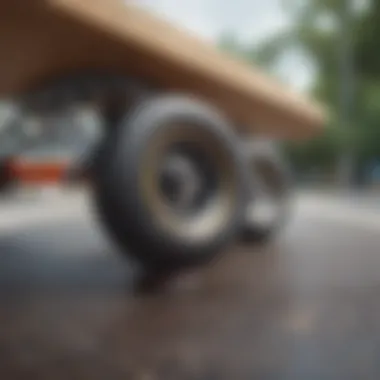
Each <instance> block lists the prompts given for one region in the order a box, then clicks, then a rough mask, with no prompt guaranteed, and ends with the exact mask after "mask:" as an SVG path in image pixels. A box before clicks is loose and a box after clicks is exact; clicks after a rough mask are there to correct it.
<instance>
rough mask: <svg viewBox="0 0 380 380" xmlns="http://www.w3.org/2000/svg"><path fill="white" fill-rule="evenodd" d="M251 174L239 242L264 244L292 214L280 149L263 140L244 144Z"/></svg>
mask: <svg viewBox="0 0 380 380" xmlns="http://www.w3.org/2000/svg"><path fill="white" fill-rule="evenodd" d="M244 145H245V146H244V148H243V150H244V151H245V157H246V160H247V162H248V168H249V172H250V180H251V181H250V183H249V186H250V187H249V193H250V197H251V199H250V200H249V202H248V207H247V208H246V213H245V218H244V225H243V231H242V239H243V241H245V242H253V243H266V242H267V241H268V240H270V239H272V238H273V237H274V236H275V235H276V234H277V233H278V232H279V231H280V230H281V229H282V227H283V226H284V225H285V224H286V222H287V221H288V219H289V216H290V211H291V203H292V202H291V194H292V181H291V175H290V170H289V167H288V165H287V163H286V160H285V158H284V157H283V155H282V154H281V153H280V151H279V149H278V148H277V147H276V146H275V145H274V144H273V143H268V142H266V141H260V140H258V141H253V142H248V143H244Z"/></svg>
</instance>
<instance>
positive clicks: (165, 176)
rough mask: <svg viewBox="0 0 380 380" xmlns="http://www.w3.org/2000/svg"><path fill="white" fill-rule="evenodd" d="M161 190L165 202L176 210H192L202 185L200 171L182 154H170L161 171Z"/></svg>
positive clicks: (192, 161)
mask: <svg viewBox="0 0 380 380" xmlns="http://www.w3.org/2000/svg"><path fill="white" fill-rule="evenodd" d="M160 180H161V191H162V193H163V196H164V198H165V200H166V201H167V203H169V205H170V206H172V207H173V208H175V209H178V210H188V211H190V210H192V209H194V207H195V204H196V201H197V199H198V198H199V195H200V193H201V192H202V189H203V187H204V184H203V182H204V181H203V180H202V173H201V172H200V170H199V168H198V167H197V165H196V163H195V162H194V160H192V159H191V158H190V157H187V156H186V155H184V154H172V155H170V156H169V157H168V158H167V159H166V161H165V163H164V166H163V170H162V173H161V178H160Z"/></svg>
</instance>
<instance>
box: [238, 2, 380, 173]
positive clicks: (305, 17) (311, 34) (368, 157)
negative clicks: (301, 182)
mask: <svg viewBox="0 0 380 380" xmlns="http://www.w3.org/2000/svg"><path fill="white" fill-rule="evenodd" d="M346 1H348V0H284V1H283V4H284V8H285V10H286V11H287V12H288V14H289V15H290V17H291V18H292V20H293V23H292V27H291V28H289V30H287V31H282V32H281V33H280V34H279V35H277V36H272V37H271V38H270V39H268V40H267V41H264V43H263V44H261V45H260V46H258V47H255V48H251V49H250V48H249V47H241V46H238V47H236V46H237V45H235V51H234V52H235V54H236V53H240V55H241V56H242V57H244V58H245V59H247V60H248V61H249V62H252V63H256V64H259V65H262V66H263V67H265V68H271V67H274V66H275V65H276V62H278V61H279V59H281V58H282V57H283V56H284V54H287V53H288V52H289V51H290V50H291V49H297V50H298V51H300V52H302V54H303V55H305V56H306V57H308V59H309V60H310V61H311V62H312V64H313V65H314V66H315V68H316V76H315V81H314V83H313V86H312V88H311V89H310V91H311V93H312V94H313V95H314V96H315V97H316V98H318V99H319V100H320V101H322V102H324V103H325V104H326V105H327V106H328V109H329V110H330V112H331V116H332V117H331V119H330V120H331V121H330V122H329V125H328V126H327V127H328V128H326V130H325V133H324V134H323V135H321V136H318V137H317V138H316V139H315V140H312V141H308V142H306V143H302V144H290V145H289V144H288V145H287V147H286V148H287V151H288V153H289V155H290V157H291V159H292V161H293V162H294V164H295V166H296V167H297V168H299V170H308V169H309V168H310V167H313V168H315V167H319V168H321V169H323V170H330V171H331V170H333V169H334V167H335V166H336V162H337V160H338V157H339V154H340V152H341V151H342V149H349V151H351V152H352V153H353V154H354V157H355V160H356V162H357V164H358V167H359V168H360V167H363V168H364V167H365V166H366V165H367V164H369V163H371V162H372V161H373V160H379V159H380V51H379V49H378V40H377V38H378V36H380V2H379V1H368V2H367V6H366V7H363V8H362V9H359V8H355V9H354V11H353V14H352V20H351V35H352V44H353V59H354V68H355V87H354V91H355V99H354V105H353V109H352V110H351V112H352V115H353V118H352V119H351V120H349V124H350V125H347V124H348V123H347V122H343V121H342V120H339V118H338V115H339V106H340V96H341V86H340V69H341V65H340V41H341V37H342V36H341V24H340V22H341V14H342V10H343V7H344V5H345V4H344V3H345V2H346ZM357 3H361V4H364V5H365V4H366V2H363V1H362V2H357ZM231 40H232V39H231ZM235 42H236V41H235ZM343 124H345V125H343Z"/></svg>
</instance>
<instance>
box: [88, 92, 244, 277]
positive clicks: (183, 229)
mask: <svg viewBox="0 0 380 380" xmlns="http://www.w3.org/2000/svg"><path fill="white" fill-rule="evenodd" d="M238 148H239V146H238V143H237V138H236V136H235V135H234V133H233V131H232V130H231V128H230V127H229V125H228V124H227V123H226V121H225V120H224V118H223V117H222V116H220V115H219V114H218V113H217V112H215V111H214V110H212V109H211V108H210V107H208V106H205V105H204V104H201V103H199V102H197V101H195V100H193V99H190V98H187V97H184V96H174V95H173V96H170V95H167V96H165V95H163V96H154V97H151V98H150V99H146V100H144V101H141V102H140V103H139V104H138V105H137V106H136V107H135V108H134V109H132V110H131V111H130V113H129V114H128V115H127V117H126V118H125V120H124V121H123V122H122V123H121V124H120V125H119V126H118V127H116V128H115V129H113V131H112V133H111V134H110V135H109V137H108V139H106V141H105V142H104V145H103V146H102V147H101V149H100V150H99V152H98V154H97V156H96V159H95V161H94V165H93V173H92V176H93V182H94V187H93V189H94V197H95V200H96V205H97V209H98V211H99V215H100V217H101V219H102V221H103V223H104V225H105V226H106V228H107V230H108V231H109V233H110V234H111V236H112V237H113V238H114V239H115V241H116V243H117V244H118V245H119V246H120V247H121V248H122V251H123V252H125V253H128V254H130V255H131V256H133V257H134V258H136V259H137V261H138V262H140V263H141V264H143V266H144V267H148V268H152V269H161V270H167V269H169V270H173V269H175V270H177V269H180V268H181V267H184V266H192V265H199V264H203V263H205V262H206V261H208V260H210V259H212V258H214V257H215V256H216V254H217V253H218V252H220V251H221V250H223V248H226V247H227V245H228V244H229V243H231V242H232V241H233V240H234V238H235V237H237V235H238V232H239V228H240V227H241V222H242V220H243V216H244V208H245V205H246V199H245V197H244V195H245V187H246V186H245V171H244V166H243V165H244V164H243V162H244V161H243V157H242V155H241V154H240V153H239V150H238ZM186 167H188V169H186ZM194 176H195V179H197V181H195V179H194ZM186 181H187V182H186ZM194 182H197V183H198V186H197V187H196V190H194V191H192V193H191V192H189V185H192V184H194ZM193 187H194V186H193ZM186 191H187V193H186ZM190 193H191V196H187V198H186V196H184V195H185V194H190ZM173 194H174V195H173ZM178 199H180V201H178ZM181 202H182V203H181Z"/></svg>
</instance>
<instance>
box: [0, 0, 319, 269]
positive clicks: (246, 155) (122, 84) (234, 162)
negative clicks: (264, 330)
mask: <svg viewBox="0 0 380 380" xmlns="http://www.w3.org/2000/svg"><path fill="white" fill-rule="evenodd" d="M0 53H1V57H2V59H1V60H0V96H1V97H2V98H3V99H5V100H7V101H9V102H11V103H12V104H14V105H16V109H17V113H18V117H17V118H16V119H18V124H19V125H24V126H25V125H28V121H29V120H30V119H33V118H38V119H39V120H43V122H42V124H43V125H45V127H44V128H43V129H44V133H45V132H46V131H48V132H49V133H51V131H53V130H57V131H62V130H65V131H69V130H70V131H71V130H72V129H73V130H74V129H75V130H76V132H75V133H79V134H80V135H81V136H82V137H83V141H85V143H84V145H83V146H84V147H85V148H83V149H79V151H81V155H82V157H85V159H84V160H83V162H85V164H84V167H86V168H87V169H88V173H89V177H88V178H89V179H90V181H89V182H90V185H91V187H92V190H93V194H94V198H95V204H96V205H97V211H98V212H99V215H100V216H101V219H102V220H103V222H104V225H105V226H106V228H107V229H108V231H109V232H110V234H111V236H112V237H113V238H114V239H115V240H116V242H117V243H118V244H119V245H120V246H121V247H122V248H123V249H126V250H125V251H128V252H129V254H130V255H131V256H133V257H134V258H136V259H137V260H138V262H139V263H141V264H142V265H143V266H144V267H148V268H155V269H167V268H171V269H173V268H176V269H179V268H183V267H185V266H188V265H197V264H201V263H204V262H205V261H208V260H210V259H211V258H213V257H214V256H216V255H217V254H218V253H219V252H221V251H222V250H224V248H225V247H226V246H227V245H228V244H230V243H231V242H233V241H234V239H235V238H236V237H237V236H239V234H240V233H241V231H242V229H244V230H246V231H247V230H248V231H249V235H250V236H251V237H252V236H254V239H256V240H257V239H263V238H264V237H265V238H266V237H268V236H271V234H272V231H273V230H274V229H275V228H274V227H275V226H276V227H277V224H278V223H279V218H276V221H275V222H271V224H270V228H268V226H267V227H265V228H264V229H262V228H261V227H259V226H258V224H257V223H256V222H252V220H251V219H250V218H249V217H248V216H247V215H248V214H247V213H248V211H247V210H251V209H252V207H251V206H253V205H254V204H255V202H256V201H255V199H256V195H257V194H258V193H259V192H261V193H264V194H265V195H267V196H269V197H271V198H272V199H275V200H276V201H279V202H280V203H281V204H284V202H285V201H284V197H285V198H286V197H287V194H288V189H289V187H288V181H287V179H288V177H287V174H285V169H284V168H282V163H283V162H282V159H279V157H278V155H277V153H276V151H275V150H274V148H273V144H267V143H262V141H261V140H260V139H261V138H259V137H256V136H265V137H267V138H276V139H278V138H284V139H294V138H309V137H311V136H313V135H315V134H316V133H318V132H319V131H320V130H321V129H322V127H323V125H324V122H325V118H326V115H325V113H324V111H323V109H321V107H320V106H319V105H317V104H315V103H314V102H312V101H311V100H309V99H306V98H305V97H302V96H299V95H298V94H296V93H294V92H293V91H291V90H290V89H288V88H285V87H284V86H282V85H280V84H279V83H277V82H275V81H274V80H272V79H270V78H268V77H267V76H265V75H263V74H262V73H261V72H260V71H259V70H257V69H254V68H252V67H250V66H247V65H246V64H244V63H242V62H239V61H237V60H235V59H232V58H231V57H229V56H227V55H225V54H223V53H221V52H220V51H218V50H217V49H216V48H214V47H212V46H210V45H208V44H206V43H204V42H202V41H200V40H199V39H197V38H196V37H194V36H192V35H189V34H187V33H185V32H184V31H180V30H178V29H176V28H175V27H173V26H171V25H170V24H168V23H166V22H164V21H162V20H160V19H158V18H156V17H154V16H152V15H150V14H149V13H147V12H146V11H143V10H141V9H139V8H138V7H135V6H132V5H126V4H125V3H124V2H123V1H121V0H29V1H25V0H4V1H2V2H1V3H0ZM73 109H74V110H76V111H75V112H74V114H75V113H76V114H78V112H77V111H78V110H79V111H80V110H91V112H92V115H93V116H95V117H93V118H92V119H91V118H90V119H91V120H92V121H90V122H89V121H88V120H87V121H84V120H83V118H82V119H81V118H79V119H80V120H78V118H72V115H73V112H72V111H73ZM80 113H81V112H79V114H80ZM62 120H64V121H65V122H62ZM63 124H64V126H63ZM73 127H75V128H73ZM9 128H10V127H9ZM9 128H8V129H9ZM75 133H74V134H72V136H75ZM42 135H43V134H42ZM247 139H248V140H249V141H253V143H252V144H246V143H243V141H246V140H247ZM58 141H59V140H58ZM257 142H260V143H259V144H258V143H257ZM32 161H33V160H25V159H21V158H20V156H18V158H17V157H16V158H14V159H13V161H12V163H11V171H12V172H13V173H14V175H15V176H19V177H21V178H24V179H25V180H46V179H49V180H50V179H51V178H53V177H61V175H62V171H63V170H64V167H65V166H66V163H64V162H61V161H60V162H59V164H58V165H57V164H51V163H49V164H48V165H45V164H43V166H41V165H40V164H36V161H33V163H32ZM257 163H260V165H257ZM264 177H265V180H263V179H264ZM263 189H264V190H263ZM281 215H282V217H283V215H284V214H281ZM281 219H282V218H281ZM243 227H244V228H243ZM260 228H261V229H260Z"/></svg>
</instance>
